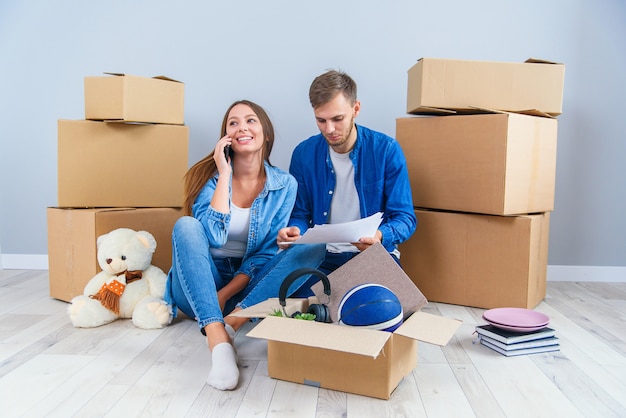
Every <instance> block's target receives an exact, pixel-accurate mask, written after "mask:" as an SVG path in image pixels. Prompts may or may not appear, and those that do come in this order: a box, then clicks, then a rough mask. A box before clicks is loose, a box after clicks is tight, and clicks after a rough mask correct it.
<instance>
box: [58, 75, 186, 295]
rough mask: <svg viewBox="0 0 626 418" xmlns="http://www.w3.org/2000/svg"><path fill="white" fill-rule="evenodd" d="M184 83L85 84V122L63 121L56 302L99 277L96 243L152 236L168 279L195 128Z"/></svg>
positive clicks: (110, 78)
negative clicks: (115, 234)
mask: <svg viewBox="0 0 626 418" xmlns="http://www.w3.org/2000/svg"><path fill="white" fill-rule="evenodd" d="M183 114H184V84H183V83H180V82H177V81H175V80H170V79H168V78H165V77H154V78H149V77H137V76H130V75H124V74H108V75H106V76H101V77H85V119H86V120H59V121H58V207H51V208H48V210H47V216H48V260H49V277H50V296H52V297H54V298H57V299H60V300H64V301H70V300H71V299H72V298H73V297H74V296H76V295H78V294H82V292H83V289H84V286H85V284H86V283H87V282H88V281H89V279H91V278H92V277H93V276H94V275H95V274H96V273H97V272H99V271H100V267H99V266H98V262H97V259H96V250H97V249H96V239H97V237H98V236H100V235H102V234H105V233H107V232H110V231H112V230H113V229H117V228H122V227H124V228H131V229H135V230H145V231H148V232H150V233H151V234H152V235H153V236H154V237H155V239H156V241H157V249H156V252H155V254H154V256H153V258H152V264H154V265H155V266H157V267H159V268H161V269H162V270H163V271H164V272H166V273H167V271H168V270H169V268H170V266H171V231H172V227H173V225H174V223H175V222H176V220H177V219H178V218H179V217H180V216H181V215H182V211H181V207H182V203H183V186H184V182H183V177H184V175H185V173H186V171H187V168H188V146H189V128H188V127H187V126H185V125H184V116H183Z"/></svg>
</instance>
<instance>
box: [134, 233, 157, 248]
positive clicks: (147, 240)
mask: <svg viewBox="0 0 626 418" xmlns="http://www.w3.org/2000/svg"><path fill="white" fill-rule="evenodd" d="M137 238H138V239H139V241H141V243H142V244H143V246H144V247H146V248H147V249H148V250H150V252H151V253H154V251H156V246H157V242H156V239H154V236H152V234H151V233H149V232H148V231H138V232H137Z"/></svg>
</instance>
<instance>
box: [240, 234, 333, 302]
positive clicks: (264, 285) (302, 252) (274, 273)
mask: <svg viewBox="0 0 626 418" xmlns="http://www.w3.org/2000/svg"><path fill="white" fill-rule="evenodd" d="M325 253H326V245H325V244H294V245H291V246H290V247H289V248H287V249H285V250H282V251H280V252H279V253H278V254H276V256H274V257H273V258H272V260H271V261H269V262H268V263H266V264H265V266H263V268H262V269H261V270H260V271H259V274H258V277H257V278H255V280H254V286H253V288H252V289H251V290H250V292H249V293H248V294H247V295H246V296H245V297H244V298H243V299H242V300H241V301H240V302H239V303H238V304H237V306H238V307H240V308H242V309H245V308H249V307H250V306H254V305H256V304H257V303H261V302H263V301H265V300H267V299H269V298H277V297H278V292H279V289H280V285H281V284H282V283H283V281H284V280H285V278H286V277H287V276H288V275H289V274H290V273H291V272H293V271H294V270H297V269H300V268H305V267H307V268H314V269H316V268H318V267H319V266H320V264H321V263H322V261H323V260H324V256H325ZM310 277H311V276H310V275H305V276H302V277H300V278H298V279H297V280H295V281H294V282H293V283H292V284H291V286H289V289H288V290H287V297H306V296H308V295H312V294H313V293H312V292H311V290H310V289H309V288H307V287H306V286H305V284H306V283H308V281H309V278H310ZM311 280H312V283H311V286H312V285H313V284H315V282H316V281H317V280H319V279H318V278H317V277H313V279H311ZM309 287H310V286H309ZM300 289H304V291H305V292H304V293H305V294H304V295H303V294H301V293H300V292H299V291H300ZM307 289H308V293H307V292H306V290H307Z"/></svg>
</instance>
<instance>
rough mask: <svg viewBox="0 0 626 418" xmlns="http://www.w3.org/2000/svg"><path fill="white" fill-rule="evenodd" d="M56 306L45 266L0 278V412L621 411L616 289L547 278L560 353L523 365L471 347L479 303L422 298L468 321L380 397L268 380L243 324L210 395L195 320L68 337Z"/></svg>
mask: <svg viewBox="0 0 626 418" xmlns="http://www.w3.org/2000/svg"><path fill="white" fill-rule="evenodd" d="M66 307H67V304H66V303H65V302H61V301H58V300H54V299H51V298H50V297H49V296H48V275H47V272H46V271H25V270H0V416H2V417H20V416H26V417H44V416H45V417H64V418H67V417H74V416H76V417H102V416H107V417H109V416H110V417H160V416H168V417H183V416H188V417H220V418H226V417H294V416H297V417H357V418H361V417H377V418H378V417H465V416H467V417H471V416H478V417H490V418H491V417H540V416H541V417H603V418H604V417H626V283H575V282H549V283H548V295H547V297H546V299H545V301H544V302H542V303H541V304H540V305H539V306H538V307H537V308H536V310H537V311H540V312H543V313H545V314H547V315H549V316H550V319H551V322H550V325H551V326H552V327H553V328H555V329H556V331H557V336H558V337H559V338H560V342H561V350H560V351H559V352H556V353H545V354H534V355H528V356H520V357H510V358H509V357H504V356H502V355H500V354H498V353H496V352H493V351H491V350H489V349H487V348H486V347H483V346H481V345H480V344H473V343H472V342H473V340H474V339H475V335H473V331H474V327H475V326H476V324H481V323H483V321H482V320H481V315H482V312H483V310H482V309H476V308H467V307H461V306H455V305H446V304H440V303H429V304H428V305H427V306H426V308H424V310H425V311H427V312H430V313H434V314H439V315H443V316H446V317H453V318H458V319H461V320H463V321H464V323H463V325H462V326H461V328H459V330H458V331H457V333H456V335H455V337H454V338H453V339H452V340H451V341H450V343H449V344H448V345H447V346H446V347H445V348H440V347H437V346H432V345H429V344H426V343H420V344H418V345H419V349H418V358H419V360H418V366H417V367H416V368H415V369H414V370H413V373H412V374H410V375H409V376H407V377H406V378H405V379H404V380H403V381H402V382H401V383H400V385H399V386H398V388H397V389H396V390H395V392H394V393H393V394H392V397H391V399H390V400H388V401H384V400H379V399H372V398H367V397H363V396H357V395H352V394H346V393H342V392H335V391H330V390H325V389H318V388H314V387H310V386H304V385H299V384H294V383H289V382H283V381H277V380H274V379H271V378H269V377H268V375H267V362H266V360H267V351H266V349H267V346H266V344H265V342H264V341H262V340H257V339H252V338H248V337H246V336H245V330H242V331H240V332H239V333H238V335H237V338H236V345H237V349H238V352H239V356H240V359H241V380H240V385H239V387H238V388H237V390H234V391H229V392H222V391H218V390H215V389H212V388H211V387H209V386H207V385H206V384H205V379H206V377H207V375H208V371H209V368H210V356H209V352H208V349H207V348H206V346H205V341H204V338H203V337H202V335H201V334H200V333H199V332H198V328H197V326H196V324H195V323H194V322H193V321H191V320H188V319H179V320H177V321H175V323H173V324H172V325H170V326H169V327H167V328H165V329H162V330H151V331H146V330H140V329H137V328H135V327H134V326H133V325H132V324H131V323H130V322H129V321H127V320H120V321H117V322H115V323H113V324H110V325H106V326H103V327H100V328H94V329H75V328H73V327H72V325H71V324H70V322H69V319H68V317H67V315H66ZM249 328H250V327H248V329H249Z"/></svg>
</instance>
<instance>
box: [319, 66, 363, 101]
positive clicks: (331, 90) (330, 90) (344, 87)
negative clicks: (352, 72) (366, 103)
mask: <svg viewBox="0 0 626 418" xmlns="http://www.w3.org/2000/svg"><path fill="white" fill-rule="evenodd" d="M339 93H342V94H343V95H344V97H345V98H346V99H348V101H349V102H350V104H351V105H354V103H355V102H356V83H355V82H354V80H353V79H352V78H351V77H350V76H349V75H348V74H346V73H344V72H343V71H337V70H328V71H326V72H325V73H324V74H322V75H319V76H317V77H316V78H315V80H313V82H312V83H311V87H310V88H309V101H310V102H311V106H312V107H313V109H316V108H317V107H319V106H322V105H324V104H326V103H328V102H330V101H331V100H333V99H334V98H335V97H336V96H337V94H339Z"/></svg>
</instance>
